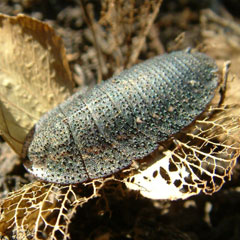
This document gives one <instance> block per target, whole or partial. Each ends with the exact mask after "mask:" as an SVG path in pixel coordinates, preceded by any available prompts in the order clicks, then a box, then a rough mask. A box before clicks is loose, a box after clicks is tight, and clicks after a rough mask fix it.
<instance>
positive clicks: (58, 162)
mask: <svg viewBox="0 0 240 240" xmlns="http://www.w3.org/2000/svg"><path fill="white" fill-rule="evenodd" d="M217 70H218V69H217V66H216V64H215V62H214V60H212V59H211V58H210V57H208V56H206V55H205V54H202V53H189V52H186V51H178V52H172V53H170V54H164V55H162V56H158V57H155V58H153V59H150V60H147V61H145V62H142V63H140V64H137V65H135V66H133V67H132V68H130V69H129V70H125V71H123V72H122V73H121V74H120V75H118V76H114V77H112V78H110V79H109V80H107V81H105V82H102V83H101V84H99V85H96V86H95V87H93V88H92V89H91V90H89V91H87V92H86V93H85V94H84V95H81V94H80V93H76V94H74V95H73V96H71V97H70V98H69V99H67V100H66V101H65V102H63V103H62V104H60V105H59V106H58V107H56V108H54V109H53V110H51V111H50V112H48V113H46V114H45V115H44V116H43V117H42V118H41V119H40V121H39V122H38V123H37V124H36V126H35V129H34V133H33V135H32V140H31V141H30V142H26V144H25V146H26V147H27V148H28V150H27V158H26V160H25V166H26V168H27V169H28V171H29V172H31V173H32V174H34V175H35V176H36V177H38V178H40V179H42V180H44V181H48V182H55V183H61V184H69V183H80V182H84V181H87V180H91V179H95V178H101V177H106V176H109V175H111V174H113V173H116V172H117V171H119V170H121V169H123V168H126V167H128V166H129V165H131V163H132V161H133V160H134V159H140V158H143V157H144V156H146V155H148V154H150V153H151V152H153V151H154V150H155V149H156V148H157V147H158V145H159V143H160V142H162V141H164V140H166V139H168V138H169V136H171V135H173V134H175V133H178V132H179V131H181V129H183V128H184V127H186V126H188V125H189V124H190V123H191V122H193V120H194V119H196V117H198V116H199V115H200V114H201V113H202V112H203V111H204V110H205V109H206V107H207V105H208V104H209V103H210V101H211V99H212V98H213V96H214V93H215V89H216V88H217V86H218V75H217Z"/></svg>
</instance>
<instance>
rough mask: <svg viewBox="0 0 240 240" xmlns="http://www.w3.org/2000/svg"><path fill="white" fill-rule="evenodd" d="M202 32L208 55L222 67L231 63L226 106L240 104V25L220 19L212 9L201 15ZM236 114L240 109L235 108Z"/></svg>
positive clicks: (239, 112) (223, 18)
mask: <svg viewBox="0 0 240 240" xmlns="http://www.w3.org/2000/svg"><path fill="white" fill-rule="evenodd" d="M201 32H202V36H203V39H204V44H205V45H206V46H207V54H209V55H210V56H212V57H213V58H214V59H216V61H217V64H218V65H219V66H220V67H221V66H223V65H224V62H225V61H227V60H230V61H231V68H230V73H229V78H228V79H229V81H228V83H227V92H226V101H225V104H236V103H239V102H240V94H239V91H240V78H239V76H240V68H239V65H240V48H239V46H240V26H239V24H237V23H235V22H234V21H232V19H227V17H220V16H218V15H217V14H216V13H214V12H212V11H211V10H210V9H207V10H204V11H203V12H202V14H201ZM234 114H235V115H239V114H240V108H234Z"/></svg>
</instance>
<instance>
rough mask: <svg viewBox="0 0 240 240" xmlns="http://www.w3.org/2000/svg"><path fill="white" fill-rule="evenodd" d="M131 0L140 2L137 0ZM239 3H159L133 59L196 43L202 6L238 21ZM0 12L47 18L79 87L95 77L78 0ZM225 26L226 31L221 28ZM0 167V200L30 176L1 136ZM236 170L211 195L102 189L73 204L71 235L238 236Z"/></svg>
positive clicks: (198, 239) (3, 5)
mask: <svg viewBox="0 0 240 240" xmlns="http://www.w3.org/2000/svg"><path fill="white" fill-rule="evenodd" d="M137 2H138V4H140V7H141V1H137ZM85 4H86V6H88V7H86V9H93V10H92V13H94V16H93V18H94V19H95V20H96V21H98V20H99V19H100V18H101V14H102V12H101V4H100V1H94V0H92V1H87V3H85ZM239 8H240V3H239V1H237V0H235V1H234V0H231V1H224V0H223V1H218V0H215V1H214V0H204V1H194V0H185V1H181V0H179V1H173V0H165V1H163V4H162V6H161V9H160V12H159V14H158V16H157V18H156V20H155V23H154V26H153V28H152V31H150V37H149V38H148V39H147V42H146V43H145V46H144V47H143V50H142V51H141V54H140V55H139V59H138V61H139V60H140V59H146V58H148V57H150V56H153V55H156V54H158V53H162V52H165V51H171V50H175V49H179V48H181V49H184V48H186V47H199V48H200V47H201V46H202V43H203V41H204V38H203V35H202V32H201V29H202V27H201V23H200V21H201V16H203V15H202V11H203V9H211V10H212V11H214V12H215V13H217V14H218V15H219V16H223V17H225V18H226V19H230V20H231V21H232V22H234V23H238V24H239V21H240V15H239V11H236V9H239ZM0 12H1V13H5V14H9V15H16V14H18V13H24V14H27V15H30V16H32V17H35V18H38V19H40V20H42V21H45V22H48V23H49V24H50V25H51V26H53V28H54V29H55V30H56V31H57V33H58V34H59V35H60V36H61V37H62V38H63V41H64V44H65V47H66V49H67V58H68V60H69V63H70V67H71V70H72V72H73V78H74V80H75V82H76V86H77V87H79V88H83V87H84V86H89V85H93V84H95V83H96V82H97V79H98V70H97V68H98V66H97V61H96V51H95V47H94V43H93V41H92V40H91V38H90V37H89V25H88V24H87V23H86V21H85V20H86V19H85V17H84V15H83V13H82V9H81V7H80V4H79V2H78V1H77V0H65V1H64V0H61V1H56V0H45V1H41V0H35V1H33V0H22V1H21V0H4V1H1V2H0ZM225 30H226V32H227V31H228V28H227V27H226V29H225ZM183 32H185V38H184V40H183V41H179V42H177V43H176V41H175V39H176V38H177V37H178V36H179V35H180V34H181V33H183ZM96 33H97V34H98V32H96ZM239 39H240V38H238V41H239ZM239 46H240V45H239ZM238 50H239V49H238ZM223 51H224V49H223ZM229 54H230V53H229V52H228V51H226V52H225V55H224V53H223V55H224V58H225V59H226V60H228V59H231V58H232V56H230V55H229ZM213 55H214V54H213ZM110 60H112V59H111V58H110V57H109V56H108V55H106V58H105V59H104V64H106V66H105V67H106V69H107V70H106V71H105V72H104V71H103V74H102V78H103V79H106V78H107V77H109V76H110V75H111V74H112V73H114V72H117V71H118V70H121V67H119V66H120V65H119V66H118V68H119V69H112V67H111V66H110V67H109V65H111V62H110ZM236 61H237V60H236ZM0 169H1V170H0V177H1V178H0V191H1V192H0V196H1V198H3V197H5V196H6V195H7V194H8V193H9V192H10V191H14V190H15V189H18V188H19V186H21V185H24V184H25V183H26V182H28V181H29V179H31V176H29V174H27V173H26V171H25V169H24V168H23V166H22V164H21V162H20V160H19V159H18V157H17V156H16V155H15V153H14V152H13V151H12V150H11V149H10V148H9V147H8V146H7V144H6V143H5V142H4V141H3V140H2V139H1V142H0ZM239 169H240V167H239V165H237V166H236V167H235V170H234V174H233V177H232V180H231V181H230V182H227V183H226V184H225V185H224V186H223V188H222V189H221V190H220V191H219V192H217V193H215V194H213V195H212V196H210V195H204V194H200V195H197V196H195V197H191V198H190V199H187V200H178V201H173V202H171V201H156V200H154V201H153V200H150V199H146V198H143V197H141V196H140V195H138V194H137V193H136V192H129V191H126V189H122V190H121V191H120V190H119V189H118V190H116V192H112V191H111V192H109V191H107V190H106V191H103V193H102V194H103V196H102V197H100V198H95V199H92V200H90V201H89V202H88V203H86V204H85V205H84V206H83V207H79V208H78V209H77V212H76V214H75V216H74V217H73V219H72V222H71V224H70V226H69V233H70V236H71V239H72V240H76V239H94V240H110V239H112V240H118V239H119V240H120V239H121V240H123V239H126V240H127V239H134V240H141V239H149V240H155V239H161V240H181V239H182V240H205V239H211V240H219V239H225V240H226V239H227V240H238V239H240V205H239V202H240V184H239Z"/></svg>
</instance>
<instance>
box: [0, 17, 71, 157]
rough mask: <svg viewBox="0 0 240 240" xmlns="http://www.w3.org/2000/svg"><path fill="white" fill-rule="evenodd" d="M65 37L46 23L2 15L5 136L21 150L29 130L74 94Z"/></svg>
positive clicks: (1, 123)
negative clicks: (48, 112)
mask: <svg viewBox="0 0 240 240" xmlns="http://www.w3.org/2000/svg"><path fill="white" fill-rule="evenodd" d="M72 87H73V84H72V80H71V73H70V70H69V66H68V62H67V60H66V55H65V49H64V46H63V43H62V41H61V39H60V38H59V37H58V36H56V34H55V32H54V30H53V29H52V28H51V27H49V26H48V25H47V24H46V23H42V22H40V21H38V20H34V19H32V18H30V17H27V16H24V15H18V16H16V17H9V16H7V15H3V14H1V15H0V134H2V135H3V137H4V139H5V140H6V141H7V142H8V143H9V144H10V145H11V147H12V148H13V149H14V150H15V151H16V152H17V153H18V154H20V153H21V151H22V145H23V142H24V139H25V137H26V134H27V133H28V131H29V130H30V129H31V128H32V126H33V125H34V124H35V123H36V122H37V121H38V119H39V118H40V116H41V115H42V114H43V113H45V112H46V111H48V110H50V109H52V108H53V107H54V106H56V105H57V104H59V103H60V102H62V101H63V100H64V99H65V98H66V97H68V96H69V95H70V93H71V92H72Z"/></svg>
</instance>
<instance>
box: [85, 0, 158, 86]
mask: <svg viewBox="0 0 240 240" xmlns="http://www.w3.org/2000/svg"><path fill="white" fill-rule="evenodd" d="M161 4H162V0H157V1H152V0H151V1H146V0H142V1H136V0H131V1H123V0H121V1H117V0H104V1H102V12H101V18H100V20H99V22H97V21H96V20H95V19H94V18H93V15H94V13H93V9H91V8H90V7H89V8H87V9H85V12H88V18H87V23H88V25H89V26H90V29H92V34H90V33H89V35H88V38H89V40H90V41H92V43H93V45H95V46H96V47H95V48H96V51H97V53H96V55H98V56H99V57H98V58H97V59H98V64H97V65H98V67H101V66H102V68H103V69H101V70H99V71H100V72H101V73H102V74H103V76H101V79H106V78H108V77H110V76H112V75H113V73H115V74H116V73H119V72H121V71H122V70H123V69H125V68H126V67H130V66H132V65H133V64H135V63H136V62H137V59H138V56H139V54H140V52H141V51H142V50H143V49H144V47H145V45H144V44H145V42H146V38H147V35H148V34H149V31H150V29H151V27H152V26H153V22H154V20H155V19H156V17H157V14H158V12H159V9H160V6H161ZM82 5H83V4H82ZM146 19H147V20H146ZM94 36H95V37H94ZM109 63H111V64H109ZM98 82H99V81H98Z"/></svg>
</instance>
